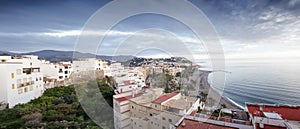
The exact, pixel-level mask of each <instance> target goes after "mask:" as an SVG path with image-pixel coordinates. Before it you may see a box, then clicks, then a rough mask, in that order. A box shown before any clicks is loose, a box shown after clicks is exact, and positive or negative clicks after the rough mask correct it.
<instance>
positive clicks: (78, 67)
mask: <svg viewBox="0 0 300 129" xmlns="http://www.w3.org/2000/svg"><path fill="white" fill-rule="evenodd" d="M106 68H107V61H106V60H104V59H98V58H81V59H78V60H74V61H73V70H74V72H75V73H79V72H84V71H94V70H104V69H106Z"/></svg>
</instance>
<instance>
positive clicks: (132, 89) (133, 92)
mask: <svg viewBox="0 0 300 129" xmlns="http://www.w3.org/2000/svg"><path fill="white" fill-rule="evenodd" d="M133 97H134V88H132V98H133Z"/></svg>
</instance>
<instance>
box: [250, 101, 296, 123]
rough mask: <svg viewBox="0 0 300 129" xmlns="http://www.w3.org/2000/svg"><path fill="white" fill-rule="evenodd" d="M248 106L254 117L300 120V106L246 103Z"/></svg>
mask: <svg viewBox="0 0 300 129" xmlns="http://www.w3.org/2000/svg"><path fill="white" fill-rule="evenodd" d="M246 107H247V109H248V111H249V113H250V114H251V115H252V116H253V117H254V116H259V117H267V118H271V119H279V118H282V119H286V120H295V121H300V117H299V116H300V106H288V105H266V104H246Z"/></svg>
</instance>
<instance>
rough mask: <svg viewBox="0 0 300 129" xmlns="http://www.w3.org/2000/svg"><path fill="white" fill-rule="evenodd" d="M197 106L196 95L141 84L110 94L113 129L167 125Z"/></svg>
mask: <svg viewBox="0 0 300 129" xmlns="http://www.w3.org/2000/svg"><path fill="white" fill-rule="evenodd" d="M198 106H199V99H197V98H192V97H188V96H182V95H181V93H179V92H173V93H169V94H165V93H163V89H161V88H151V87H143V88H142V90H140V91H138V90H133V91H132V92H126V93H123V94H118V95H115V96H114V124H115V128H116V129H139V128H143V129H152V128H156V129H167V128H169V127H170V124H176V122H178V121H179V120H180V119H181V118H182V116H184V115H186V114H189V113H191V112H192V111H194V110H196V109H197V108H198Z"/></svg>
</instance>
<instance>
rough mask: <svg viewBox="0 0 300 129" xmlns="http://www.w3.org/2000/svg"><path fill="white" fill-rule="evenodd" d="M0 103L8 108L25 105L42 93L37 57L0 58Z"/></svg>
mask: <svg viewBox="0 0 300 129" xmlns="http://www.w3.org/2000/svg"><path fill="white" fill-rule="evenodd" d="M0 60H1V62H0V71H1V72H0V77H1V78H0V82H1V84H0V85H1V86H0V88H1V89H0V102H1V103H4V104H8V107H9V108H12V107H14V106H15V105H17V104H19V103H27V102H29V101H30V100H32V99H34V98H37V97H39V96H41V95H42V93H43V92H44V87H43V74H42V73H41V71H40V64H41V61H40V60H38V57H37V56H22V57H12V56H0Z"/></svg>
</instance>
